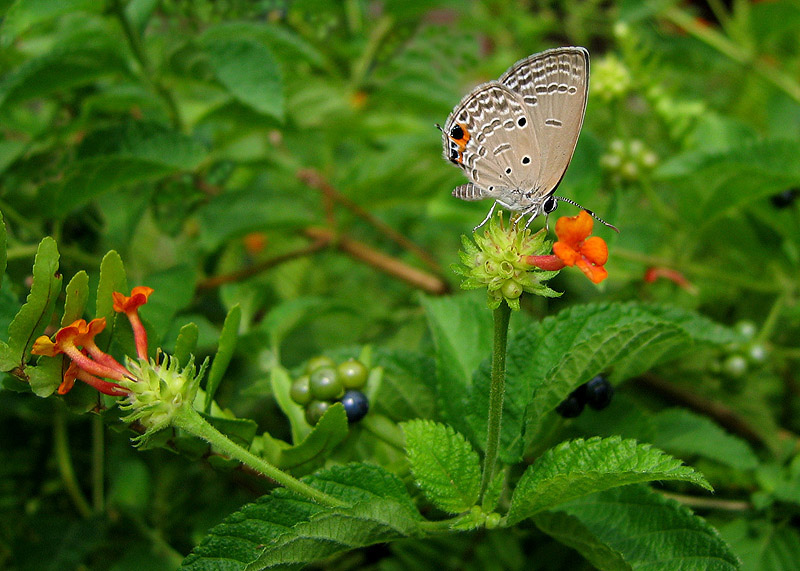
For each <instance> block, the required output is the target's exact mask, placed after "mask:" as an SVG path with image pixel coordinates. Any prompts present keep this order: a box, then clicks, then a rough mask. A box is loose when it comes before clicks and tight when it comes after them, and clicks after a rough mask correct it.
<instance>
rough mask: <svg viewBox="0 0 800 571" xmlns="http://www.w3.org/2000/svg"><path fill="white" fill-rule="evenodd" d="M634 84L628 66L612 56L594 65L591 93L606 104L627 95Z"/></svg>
mask: <svg viewBox="0 0 800 571" xmlns="http://www.w3.org/2000/svg"><path fill="white" fill-rule="evenodd" d="M632 83H633V81H632V79H631V73H630V71H629V70H628V68H627V67H626V65H625V64H624V63H623V62H621V61H620V60H619V59H618V58H617V57H616V56H614V55H612V54H609V55H607V56H605V57H603V58H601V59H599V60H598V61H597V62H595V63H593V64H592V89H591V91H590V93H591V95H593V96H595V97H597V98H599V99H600V100H601V101H603V102H604V103H609V102H611V101H613V100H615V99H620V98H622V97H624V96H625V95H627V94H628V92H629V91H630V89H631V85H632Z"/></svg>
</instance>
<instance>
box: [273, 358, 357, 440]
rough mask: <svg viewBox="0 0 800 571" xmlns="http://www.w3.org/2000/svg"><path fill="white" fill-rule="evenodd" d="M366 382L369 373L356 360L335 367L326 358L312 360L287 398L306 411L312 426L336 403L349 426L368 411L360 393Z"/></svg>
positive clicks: (333, 362) (349, 360) (333, 363)
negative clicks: (341, 407) (289, 397)
mask: <svg viewBox="0 0 800 571" xmlns="http://www.w3.org/2000/svg"><path fill="white" fill-rule="evenodd" d="M368 378H369V369H367V367H366V365H364V364H363V363H362V362H361V361H359V360H357V359H348V360H347V361H344V362H342V363H338V364H337V363H336V362H335V361H334V360H333V359H331V358H329V357H324V356H319V357H314V358H313V359H311V360H309V362H308V364H307V365H306V370H305V374H304V375H302V376H301V377H298V378H297V379H296V380H295V381H294V383H292V386H291V388H290V390H289V396H291V397H292V400H293V401H294V402H296V403H297V404H299V405H301V406H303V407H305V409H306V420H307V421H308V423H309V424H310V425H311V426H314V425H316V424H317V422H319V419H320V418H322V415H323V414H325V411H327V410H328V408H329V407H330V406H331V405H332V404H333V403H335V402H341V403H342V404H343V405H344V407H345V412H346V413H347V418H348V420H349V421H350V422H358V421H359V420H361V419H362V418H363V417H364V415H366V413H367V409H368V405H367V401H366V397H365V396H364V394H363V393H361V392H360V389H362V388H363V387H364V385H365V384H366V383H367V379H368Z"/></svg>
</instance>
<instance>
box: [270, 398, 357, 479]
mask: <svg viewBox="0 0 800 571" xmlns="http://www.w3.org/2000/svg"><path fill="white" fill-rule="evenodd" d="M348 434H349V428H348V424H347V413H345V411H344V406H342V404H341V403H334V404H333V405H332V406H331V407H330V408H329V409H328V410H326V411H325V414H323V415H322V418H320V419H319V422H317V424H316V425H314V428H313V429H312V430H311V432H310V433H309V434H308V436H306V438H305V439H304V440H303V441H302V442H301V443H300V444H298V445H297V446H290V447H284V446H280V448H278V449H277V450H276V452H277V453H276V454H274V455H273V456H271V457H270V459H269V460H270V461H271V462H272V463H273V464H275V465H276V466H278V467H279V468H281V469H290V470H292V471H293V473H297V471H298V469H299V470H300V473H303V472H309V471H310V470H309V469H308V468H309V466H304V465H309V464H311V465H315V464H317V463H318V461H320V462H322V461H324V460H325V459H326V458H327V456H328V454H329V453H330V451H331V450H333V448H335V447H336V446H337V445H338V444H339V443H340V442H341V441H342V440H344V439H345V438H347V435H348ZM264 437H265V438H271V437H270V436H269V435H268V434H265V435H264ZM284 444H285V443H284ZM310 467H311V468H313V467H314V466H310Z"/></svg>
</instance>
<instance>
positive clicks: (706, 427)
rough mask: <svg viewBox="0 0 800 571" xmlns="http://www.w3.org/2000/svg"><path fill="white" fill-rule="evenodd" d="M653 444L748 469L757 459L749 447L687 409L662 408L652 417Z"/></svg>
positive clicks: (672, 450)
mask: <svg viewBox="0 0 800 571" xmlns="http://www.w3.org/2000/svg"><path fill="white" fill-rule="evenodd" d="M653 421H654V423H655V431H654V433H653V434H654V440H653V444H654V445H655V446H658V447H659V448H663V449H664V450H667V451H669V452H672V453H673V454H678V455H681V456H686V455H695V454H696V455H700V456H703V457H705V458H710V459H711V460H716V461H717V462H722V463H724V464H727V465H728V466H730V467H732V468H736V469H738V470H751V469H753V468H755V467H756V466H757V465H758V458H757V457H756V455H755V454H754V453H753V451H752V449H751V448H750V446H749V445H748V444H747V442H745V441H744V440H742V439H741V438H738V437H736V436H733V435H731V434H728V433H726V432H725V431H724V430H722V428H720V427H719V426H717V425H716V424H714V423H713V422H711V420H709V419H708V418H705V417H703V416H699V415H697V414H694V413H692V412H689V411H688V410H683V409H670V410H663V411H661V412H659V413H658V414H656V415H655V416H654V417H653Z"/></svg>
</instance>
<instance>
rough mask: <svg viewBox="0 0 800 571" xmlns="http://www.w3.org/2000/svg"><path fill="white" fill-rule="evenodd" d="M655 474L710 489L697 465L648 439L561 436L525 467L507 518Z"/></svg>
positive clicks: (512, 520)
mask: <svg viewBox="0 0 800 571" xmlns="http://www.w3.org/2000/svg"><path fill="white" fill-rule="evenodd" d="M653 480H681V481H684V482H691V483H693V484H697V485H698V486H702V487H703V488H706V489H708V490H710V489H711V485H710V484H709V483H708V482H707V481H706V480H705V478H703V476H701V475H700V474H699V473H697V472H696V471H695V470H694V469H693V468H690V467H689V466H685V465H683V463H682V462H681V461H680V460H677V459H675V458H673V457H672V456H669V455H667V454H665V453H664V452H662V451H660V450H657V449H655V448H652V447H651V446H650V445H649V444H638V443H637V442H636V441H635V440H622V439H621V438H619V437H616V436H613V437H611V438H604V439H601V438H599V437H594V438H590V439H589V440H583V439H578V440H572V441H567V442H562V443H561V444H559V445H558V446H556V447H555V448H551V449H550V450H548V451H547V452H545V453H544V454H543V455H542V456H541V457H540V458H539V459H538V460H537V461H536V462H535V463H534V464H533V465H532V466H529V467H528V469H527V470H525V473H524V474H523V475H522V478H520V480H519V482H518V483H517V487H516V489H515V490H514V495H513V496H512V498H511V508H510V509H509V512H508V522H509V523H510V524H514V523H517V522H519V521H521V520H523V519H525V518H528V517H531V516H532V515H535V514H536V513H538V512H540V511H543V510H546V509H552V508H553V507H555V506H557V505H559V504H562V503H565V502H567V501H569V500H572V499H574V498H579V497H581V496H585V495H588V494H591V493H594V492H599V491H601V490H607V489H609V488H615V487H617V486H624V485H626V484H635V483H639V482H650V481H653Z"/></svg>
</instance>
